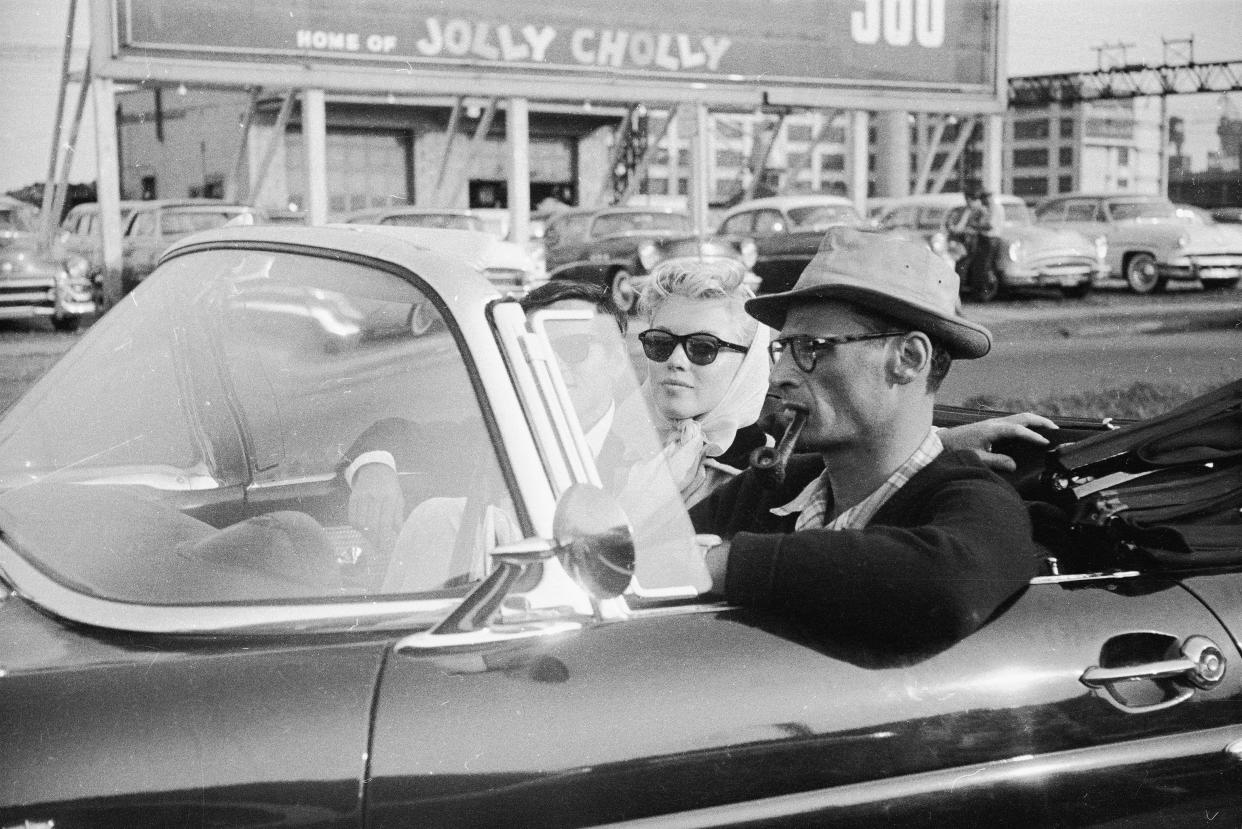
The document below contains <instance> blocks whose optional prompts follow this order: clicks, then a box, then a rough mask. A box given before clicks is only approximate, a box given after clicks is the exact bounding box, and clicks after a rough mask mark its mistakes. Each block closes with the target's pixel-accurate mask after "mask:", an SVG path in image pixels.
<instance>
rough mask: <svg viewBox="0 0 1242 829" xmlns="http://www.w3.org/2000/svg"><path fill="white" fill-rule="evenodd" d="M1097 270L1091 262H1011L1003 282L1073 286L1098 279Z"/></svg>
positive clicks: (1021, 284) (1044, 285)
mask: <svg viewBox="0 0 1242 829" xmlns="http://www.w3.org/2000/svg"><path fill="white" fill-rule="evenodd" d="M1098 273H1099V272H1098V271H1097V269H1096V267H1095V266H1094V265H1093V264H1091V263H1071V264H1046V265H1045V264H1039V263H1036V264H1026V263H1023V264H1020V265H1019V264H1013V263H1011V264H1010V265H1009V267H1008V268H1007V269H1006V270H1005V282H1006V283H1008V284H1009V285H1014V286H1033V287H1038V288H1057V287H1060V288H1074V287H1078V286H1080V285H1087V284H1090V283H1092V282H1094V281H1095V280H1096V279H1098V278H1099V277H1098Z"/></svg>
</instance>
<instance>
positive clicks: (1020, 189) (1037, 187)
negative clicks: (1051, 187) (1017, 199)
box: [1013, 176, 1048, 197]
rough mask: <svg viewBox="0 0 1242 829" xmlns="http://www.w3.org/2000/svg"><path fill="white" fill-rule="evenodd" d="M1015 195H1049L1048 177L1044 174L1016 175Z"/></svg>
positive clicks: (1014, 181) (1014, 183) (1014, 182)
mask: <svg viewBox="0 0 1242 829" xmlns="http://www.w3.org/2000/svg"><path fill="white" fill-rule="evenodd" d="M1013 194H1014V195H1015V196H1023V197H1026V196H1046V195H1048V179H1046V178H1044V177H1043V176H1015V177H1014V180H1013Z"/></svg>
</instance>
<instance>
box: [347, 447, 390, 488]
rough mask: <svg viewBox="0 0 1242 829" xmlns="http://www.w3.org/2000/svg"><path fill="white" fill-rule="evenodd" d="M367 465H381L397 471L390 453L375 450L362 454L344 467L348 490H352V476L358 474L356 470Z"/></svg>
mask: <svg viewBox="0 0 1242 829" xmlns="http://www.w3.org/2000/svg"><path fill="white" fill-rule="evenodd" d="M369 463H382V464H383V465H384V466H386V467H388V468H389V469H391V470H392V471H393V472H396V471H397V462H396V460H394V459H393V456H392V453H391V452H385V451H384V450H383V449H376V450H374V451H371V452H363V453H362V454H361V455H359V456H358V457H356V458H354V462H353V463H351V464H350V465H349V466H347V467H345V483H347V484H349V488H350V489H353V488H354V475H356V474H358V470H359V469H361V468H362V467H364V466H366V465H367V464H369Z"/></svg>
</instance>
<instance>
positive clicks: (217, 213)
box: [160, 210, 245, 237]
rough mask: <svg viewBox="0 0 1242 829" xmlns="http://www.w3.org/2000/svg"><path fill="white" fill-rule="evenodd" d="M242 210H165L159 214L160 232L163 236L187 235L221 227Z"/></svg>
mask: <svg viewBox="0 0 1242 829" xmlns="http://www.w3.org/2000/svg"><path fill="white" fill-rule="evenodd" d="M243 212H245V211H242V210H192V211H190V210H185V211H182V210H165V211H163V212H162V213H161V214H160V233H161V234H163V235H164V236H174V237H176V236H188V235H189V234H191V233H197V232H199V231H200V230H212V229H213V228H217V227H223V226H224V225H225V224H227V223H228V222H229V221H231V220H232V219H235V218H237V217H238V216H239V215H241V214H242V213H243Z"/></svg>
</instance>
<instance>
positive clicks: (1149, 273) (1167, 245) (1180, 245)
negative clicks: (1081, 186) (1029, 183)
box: [1035, 193, 1242, 294]
mask: <svg viewBox="0 0 1242 829" xmlns="http://www.w3.org/2000/svg"><path fill="white" fill-rule="evenodd" d="M1035 217H1036V219H1037V220H1038V221H1039V223H1040V224H1042V225H1047V226H1049V227H1057V228H1067V229H1071V230H1078V231H1081V232H1083V233H1087V234H1104V235H1105V236H1106V237H1107V238H1108V270H1109V274H1110V275H1111V276H1113V277H1120V278H1122V279H1125V280H1126V282H1127V283H1129V285H1130V290H1132V291H1134V292H1135V293H1138V294H1149V293H1152V292H1153V291H1162V290H1164V288H1165V286H1166V285H1168V283H1169V280H1171V279H1172V280H1181V281H1192V280H1198V281H1199V282H1200V283H1202V285H1203V287H1204V288H1232V287H1234V286H1235V285H1237V284H1238V279H1239V277H1242V230H1240V229H1238V228H1235V227H1230V226H1228V225H1225V224H1212V225H1202V224H1197V223H1188V222H1187V221H1186V219H1185V218H1184V217H1183V216H1181V215H1179V214H1178V210H1177V206H1176V205H1174V204H1173V202H1171V201H1169V200H1168V199H1166V198H1164V197H1162V196H1144V195H1136V194H1132V193H1111V194H1092V193H1067V194H1064V195H1060V196H1054V197H1051V198H1048V199H1045V200H1043V201H1041V202H1040V203H1039V204H1038V205H1037V206H1036V208H1035Z"/></svg>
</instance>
